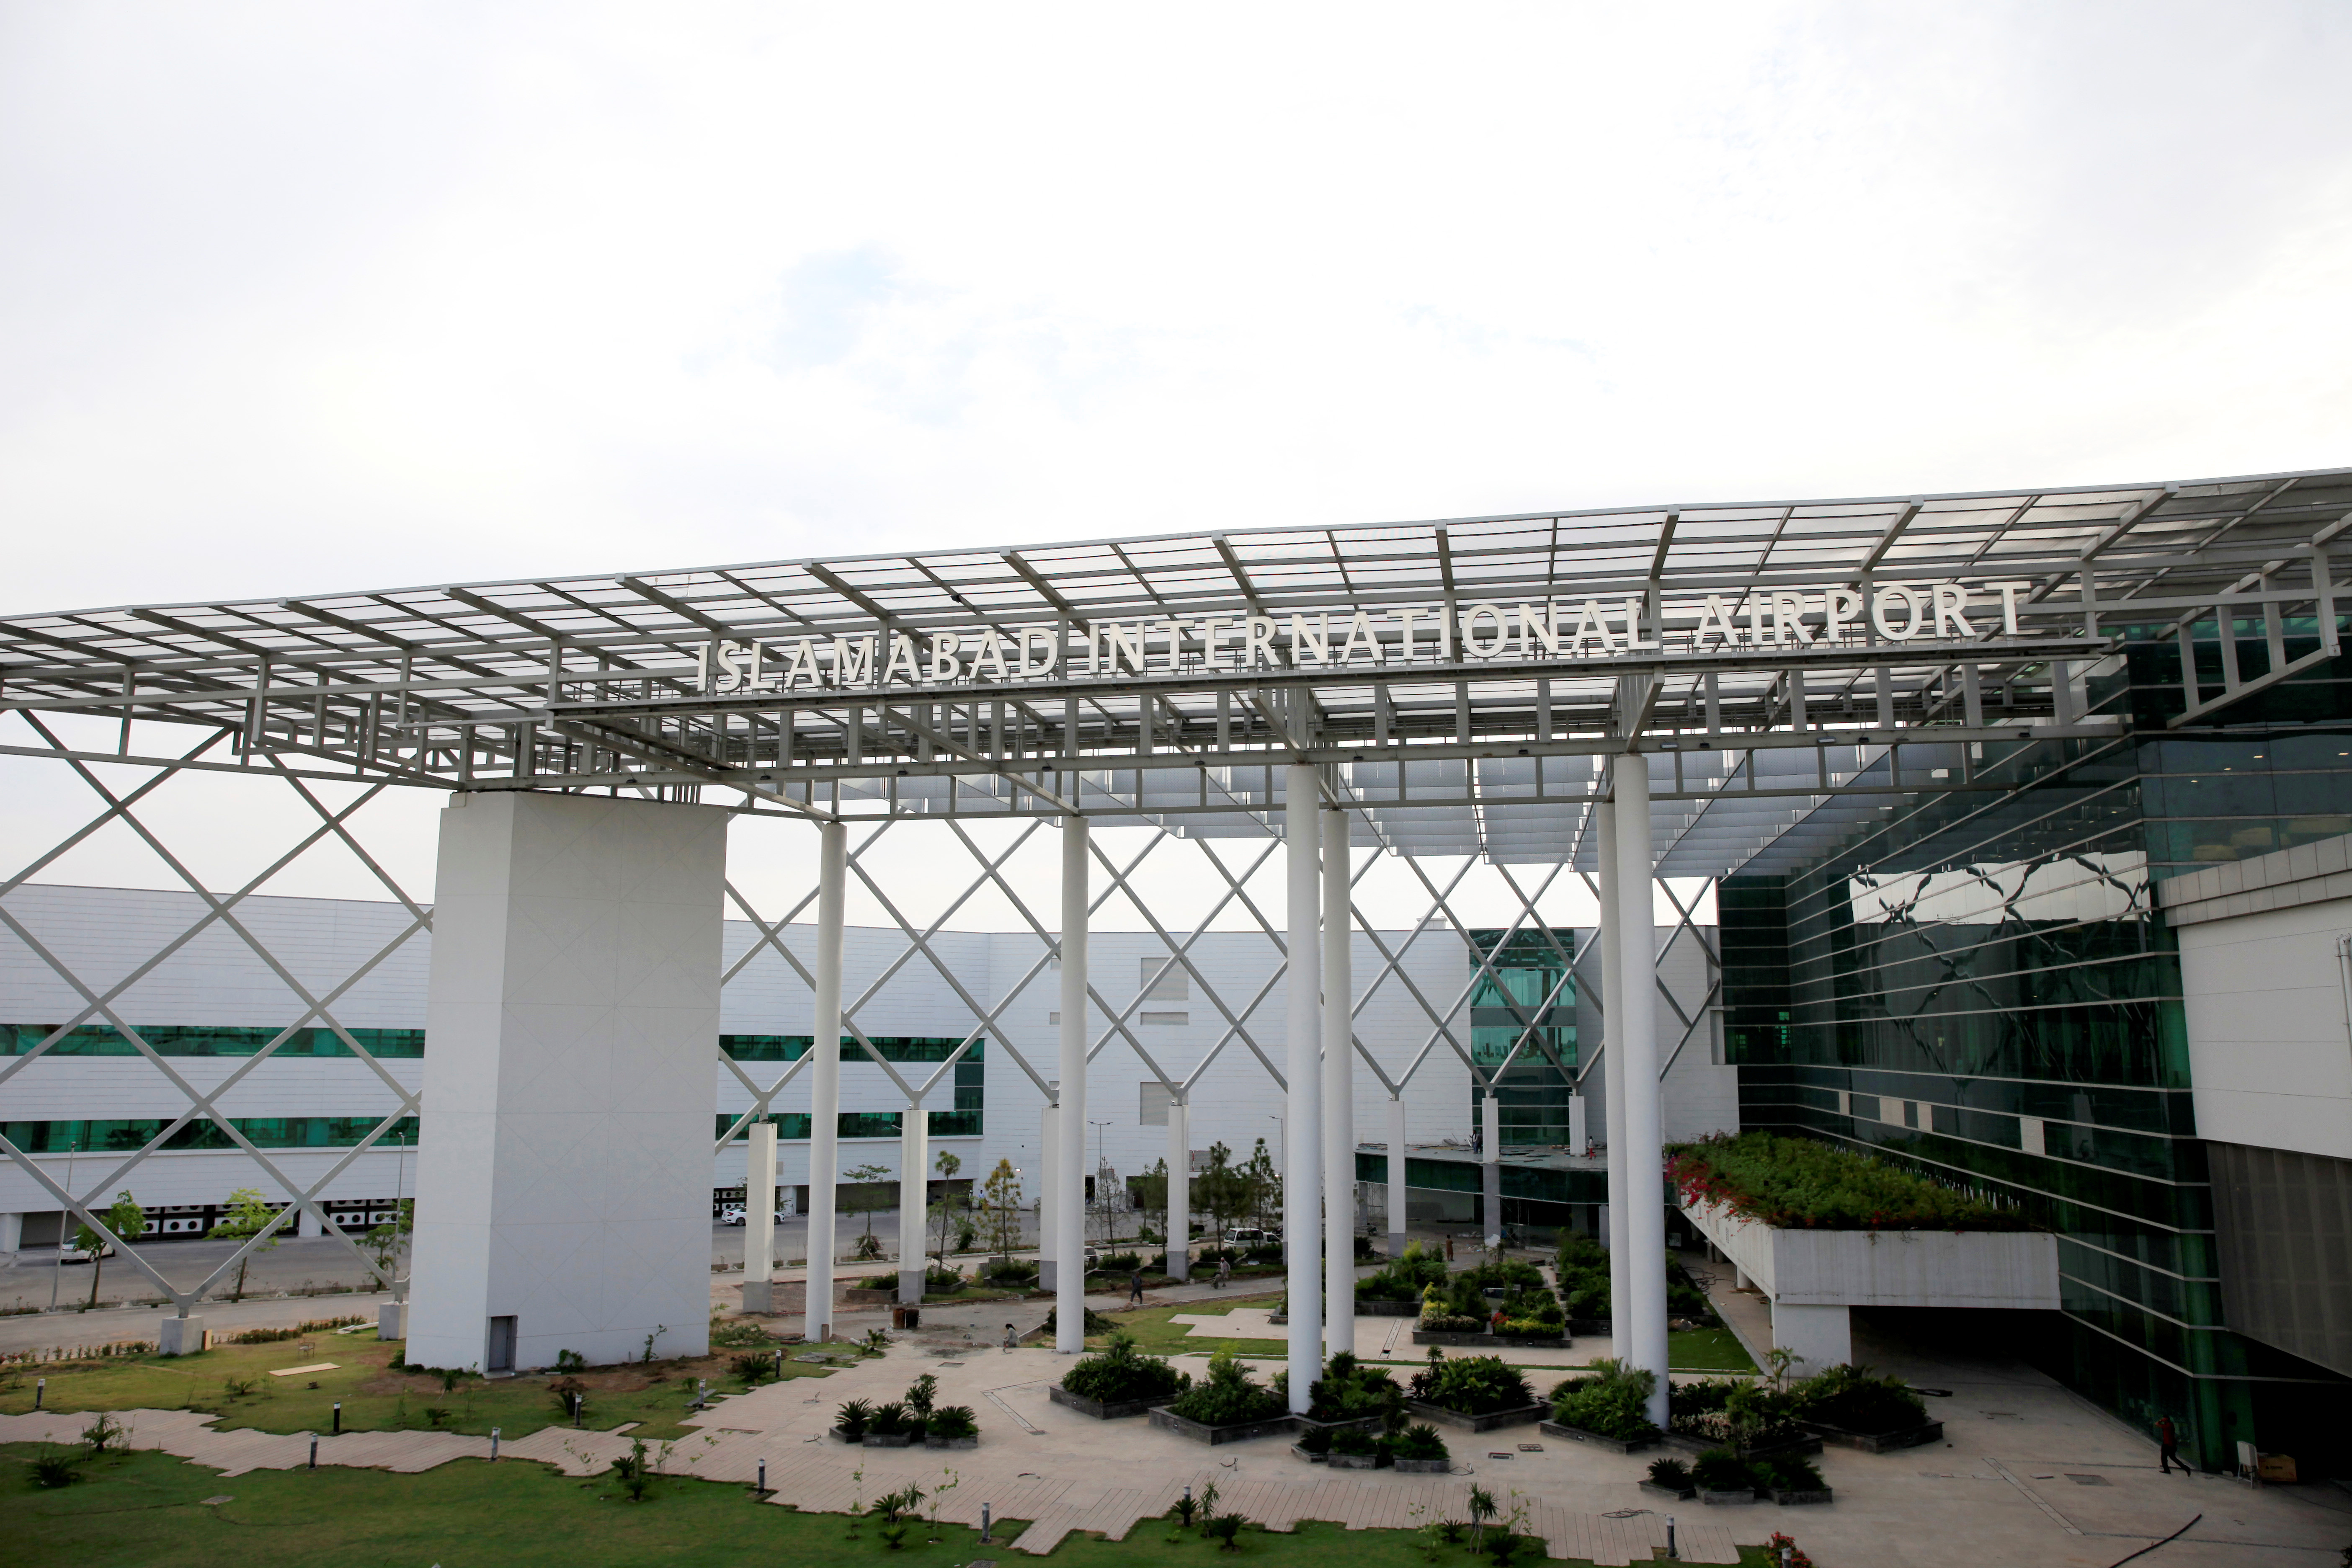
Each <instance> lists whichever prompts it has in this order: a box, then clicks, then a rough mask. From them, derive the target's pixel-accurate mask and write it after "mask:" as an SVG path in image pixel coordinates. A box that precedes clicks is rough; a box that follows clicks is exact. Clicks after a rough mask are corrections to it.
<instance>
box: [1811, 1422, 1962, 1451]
mask: <svg viewBox="0 0 2352 1568" xmlns="http://www.w3.org/2000/svg"><path fill="white" fill-rule="evenodd" d="M1801 1425H1802V1426H1804V1428H1805V1430H1806V1431H1808V1432H1811V1434H1813V1436H1816V1437H1819V1438H1820V1439H1821V1440H1822V1442H1824V1443H1835V1444H1836V1445H1837V1446H1838V1447H1841V1448H1859V1449H1861V1450H1862V1451H1863V1452H1864V1453H1865V1454H1893V1453H1898V1452H1900V1451H1901V1450H1903V1449H1905V1448H1922V1447H1927V1445H1928V1444H1930V1443H1940V1442H1942V1441H1943V1439H1944V1424H1943V1423H1942V1422H1941V1421H1930V1422H1928V1423H1927V1425H1925V1426H1903V1427H1898V1428H1896V1429H1895V1430H1894V1431H1892V1432H1849V1431H1847V1430H1846V1429H1845V1428H1844V1427H1843V1426H1831V1425H1829V1424H1828V1423H1827V1422H1825V1421H1806V1422H1803V1423H1801Z"/></svg>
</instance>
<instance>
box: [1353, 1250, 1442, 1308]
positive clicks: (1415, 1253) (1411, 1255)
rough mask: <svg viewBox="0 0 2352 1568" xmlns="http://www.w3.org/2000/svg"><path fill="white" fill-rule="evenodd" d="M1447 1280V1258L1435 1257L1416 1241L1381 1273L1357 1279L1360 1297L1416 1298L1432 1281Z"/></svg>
mask: <svg viewBox="0 0 2352 1568" xmlns="http://www.w3.org/2000/svg"><path fill="white" fill-rule="evenodd" d="M1444 1280H1445V1259H1444V1258H1433V1257H1431V1256H1430V1255H1429V1254H1427V1253H1425V1252H1423V1250H1422V1247H1421V1243H1419V1242H1417V1241H1416V1242H1413V1243H1412V1245H1410V1246H1408V1247H1406V1248H1405V1249H1404V1253H1403V1255H1402V1257H1399V1258H1392V1259H1391V1260H1390V1262H1389V1265H1388V1267H1387V1268H1383V1269H1381V1271H1380V1272H1379V1273H1378V1274H1374V1275H1371V1276H1370V1277H1369V1278H1367V1279H1360V1280H1358V1281H1357V1282H1356V1300H1360V1301H1412V1300H1418V1299H1419V1298H1420V1296H1421V1293H1422V1291H1423V1290H1424V1289H1428V1288H1429V1287H1430V1286H1432V1285H1442V1284H1444Z"/></svg>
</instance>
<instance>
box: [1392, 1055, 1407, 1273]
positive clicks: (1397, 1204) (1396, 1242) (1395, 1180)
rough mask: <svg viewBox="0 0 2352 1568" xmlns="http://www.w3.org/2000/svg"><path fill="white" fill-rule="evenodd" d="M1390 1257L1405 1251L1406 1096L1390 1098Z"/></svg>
mask: <svg viewBox="0 0 2352 1568" xmlns="http://www.w3.org/2000/svg"><path fill="white" fill-rule="evenodd" d="M1388 1131H1389V1256H1390V1257H1391V1258H1402V1257H1403V1256H1404V1249H1405V1239H1404V1236H1405V1209H1404V1096H1403V1095H1402V1094H1392V1095H1391V1096H1389V1129H1388Z"/></svg>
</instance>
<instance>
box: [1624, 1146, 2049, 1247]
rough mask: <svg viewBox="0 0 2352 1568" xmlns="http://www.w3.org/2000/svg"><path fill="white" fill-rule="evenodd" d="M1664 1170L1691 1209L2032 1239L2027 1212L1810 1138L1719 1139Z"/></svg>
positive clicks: (1783, 1222)
mask: <svg viewBox="0 0 2352 1568" xmlns="http://www.w3.org/2000/svg"><path fill="white" fill-rule="evenodd" d="M1672 1155H1673V1157H1672V1160H1671V1161H1670V1163H1669V1164H1668V1166H1667V1170H1668V1173H1669V1174H1670V1175H1671V1176H1672V1177H1673V1180H1674V1184H1675V1190H1676V1191H1677V1192H1678V1193H1679V1194H1681V1197H1682V1202H1683V1205H1684V1206H1685V1207H1696V1206H1698V1205H1702V1204H1710V1205H1717V1206H1719V1207H1721V1208H1724V1209H1727V1210H1728V1211H1729V1212H1731V1213H1733V1214H1735V1215H1739V1216H1740V1217H1741V1218H1743V1219H1750V1220H1755V1221H1757V1222H1759V1224H1763V1225H1769V1226H1779V1227H1780V1228H1783V1229H1807V1230H2035V1229H2039V1228H2040V1227H2039V1226H2036V1225H2035V1224H2034V1223H2033V1222H2032V1220H2031V1219H2029V1218H2028V1217H2027V1216H2026V1215H2025V1214H2024V1213H2023V1211H2021V1210H2019V1209H2015V1208H2007V1207H2003V1206H2001V1205H1997V1204H1994V1203H1992V1202H1990V1201H1989V1200H1987V1199H1986V1198H1984V1197H1981V1196H1979V1195H1978V1194H1974V1193H1969V1192H1965V1191H1962V1190H1961V1189H1959V1188H1958V1187H1948V1186H1945V1185H1944V1184H1941V1183H1939V1182H1935V1181H1931V1180H1929V1179H1928V1178H1927V1177H1926V1176H1923V1175H1920V1174H1918V1173H1916V1172H1913V1171H1909V1170H1906V1169H1905V1168H1904V1167H1902V1166H1900V1165H1897V1164H1895V1163H1893V1162H1891V1161H1887V1160H1883V1159H1880V1158H1878V1157H1876V1156H1874V1155H1870V1154H1863V1153H1857V1152H1853V1151H1851V1150H1846V1149H1838V1148H1833V1147H1832V1146H1831V1145H1829V1144H1827V1143H1823V1142H1818V1141H1817V1140H1814V1139H1811V1138H1782V1137H1776V1136H1774V1135H1773V1134H1771V1133H1769V1132H1743V1133H1741V1134H1739V1135H1738V1137H1726V1136H1723V1135H1721V1134H1717V1136H1715V1137H1712V1138H1705V1139H1701V1140H1700V1141H1699V1142H1696V1143H1684V1144H1679V1145H1677V1146H1676V1147H1675V1149H1674V1150H1673V1151H1672Z"/></svg>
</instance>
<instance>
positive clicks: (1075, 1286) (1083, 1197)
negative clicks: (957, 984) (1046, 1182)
mask: <svg viewBox="0 0 2352 1568" xmlns="http://www.w3.org/2000/svg"><path fill="white" fill-rule="evenodd" d="M1092 853H1093V851H1092V849H1091V848H1090V847H1089V843H1088V824H1087V819H1086V818H1085V817H1083V816H1065V817H1064V818H1062V1109H1061V1111H1060V1113H1059V1115H1058V1116H1057V1117H1056V1120H1057V1121H1059V1122H1060V1123H1061V1128H1060V1131H1061V1137H1060V1139H1059V1143H1060V1151H1059V1152H1060V1153H1061V1162H1060V1163H1061V1169H1060V1170H1058V1171H1056V1172H1055V1192H1054V1251H1055V1262H1056V1264H1057V1265H1058V1268H1057V1269H1056V1272H1055V1280H1054V1313H1055V1320H1054V1321H1055V1332H1054V1349H1055V1351H1056V1352H1059V1353H1060V1354H1063V1355H1077V1354H1079V1353H1081V1352H1084V1351H1085V1350H1086V1348H1087V1175H1086V1173H1087V1162H1086V1160H1085V1158H1084V1156H1085V1154H1086V1149H1087V860H1088V859H1089V858H1091V856H1092Z"/></svg>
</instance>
